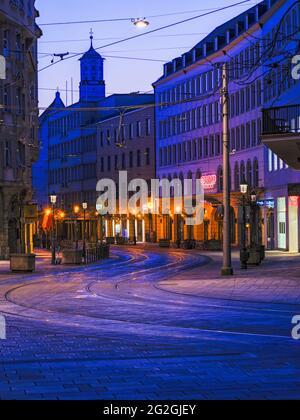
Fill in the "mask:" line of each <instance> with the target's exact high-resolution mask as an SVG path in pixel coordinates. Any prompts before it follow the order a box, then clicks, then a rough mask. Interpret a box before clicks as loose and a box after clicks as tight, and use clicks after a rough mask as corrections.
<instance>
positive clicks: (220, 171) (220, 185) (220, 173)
mask: <svg viewBox="0 0 300 420" xmlns="http://www.w3.org/2000/svg"><path fill="white" fill-rule="evenodd" d="M222 191H223V168H222V167H219V169H218V192H222Z"/></svg>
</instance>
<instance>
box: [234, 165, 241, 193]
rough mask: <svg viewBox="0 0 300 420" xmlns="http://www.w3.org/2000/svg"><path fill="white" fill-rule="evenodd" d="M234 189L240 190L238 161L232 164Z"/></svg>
mask: <svg viewBox="0 0 300 420" xmlns="http://www.w3.org/2000/svg"><path fill="white" fill-rule="evenodd" d="M234 189H235V191H239V190H240V168H239V164H238V162H236V164H235V166H234Z"/></svg>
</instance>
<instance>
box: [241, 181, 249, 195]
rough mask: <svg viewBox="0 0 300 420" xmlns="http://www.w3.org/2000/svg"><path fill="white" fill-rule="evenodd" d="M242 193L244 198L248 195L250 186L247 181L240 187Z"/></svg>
mask: <svg viewBox="0 0 300 420" xmlns="http://www.w3.org/2000/svg"><path fill="white" fill-rule="evenodd" d="M240 191H241V194H243V195H244V196H245V195H246V194H247V192H248V184H247V182H246V181H243V182H242V183H241V185H240Z"/></svg>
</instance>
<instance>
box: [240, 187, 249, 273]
mask: <svg viewBox="0 0 300 420" xmlns="http://www.w3.org/2000/svg"><path fill="white" fill-rule="evenodd" d="M240 191H241V194H242V196H243V202H242V206H243V225H242V243H241V256H240V260H241V268H242V269H243V270H247V268H248V264H247V263H248V253H247V244H246V229H247V224H246V223H247V220H246V195H247V193H248V184H247V182H246V181H245V180H243V181H242V182H241V184H240Z"/></svg>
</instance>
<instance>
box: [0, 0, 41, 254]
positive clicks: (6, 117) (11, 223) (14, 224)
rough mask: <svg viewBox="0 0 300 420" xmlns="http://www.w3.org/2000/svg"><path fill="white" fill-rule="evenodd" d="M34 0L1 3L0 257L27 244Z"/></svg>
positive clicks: (34, 119)
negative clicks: (3, 67) (2, 61)
mask: <svg viewBox="0 0 300 420" xmlns="http://www.w3.org/2000/svg"><path fill="white" fill-rule="evenodd" d="M34 4H35V1H34V0H30V1H27V2H21V1H16V0H15V1H11V0H4V1H2V2H1V4H0V54H1V55H2V56H3V57H5V64H6V74H5V80H0V259H7V258H9V255H10V254H12V253H20V252H21V253H22V252H30V251H31V247H32V240H31V237H32V220H30V219H31V217H30V216H32V215H33V214H32V211H33V208H32V207H31V205H32V164H33V162H35V160H36V159H37V157H38V90H37V40H38V38H39V37H40V36H41V31H40V29H39V28H38V26H37V25H36V22H35V20H36V18H37V17H38V12H37V10H36V9H35V7H34Z"/></svg>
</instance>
